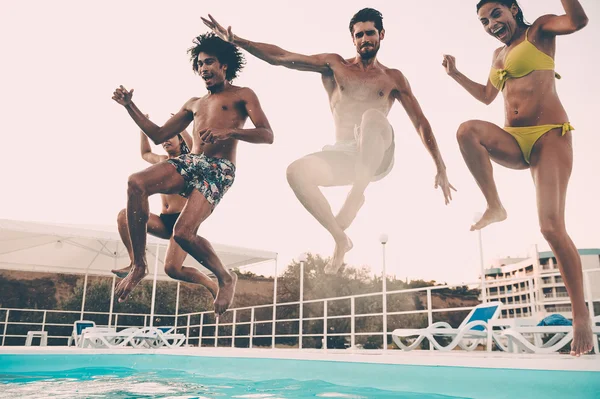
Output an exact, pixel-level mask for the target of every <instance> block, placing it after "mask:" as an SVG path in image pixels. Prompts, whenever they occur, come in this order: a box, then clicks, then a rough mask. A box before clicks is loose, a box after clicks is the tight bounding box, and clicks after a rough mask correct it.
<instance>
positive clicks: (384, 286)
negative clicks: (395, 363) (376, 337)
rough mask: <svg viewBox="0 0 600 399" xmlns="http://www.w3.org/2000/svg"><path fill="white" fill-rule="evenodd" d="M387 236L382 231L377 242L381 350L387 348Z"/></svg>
mask: <svg viewBox="0 0 600 399" xmlns="http://www.w3.org/2000/svg"><path fill="white" fill-rule="evenodd" d="M388 240H389V237H388V235H387V234H386V233H382V234H381V235H380V236H379V242H380V243H381V250H382V255H383V257H382V265H383V268H382V271H381V277H382V278H381V285H382V295H383V297H382V307H383V350H384V351H385V350H387V333H388V331H387V272H386V269H385V266H386V265H385V244H387V242H388Z"/></svg>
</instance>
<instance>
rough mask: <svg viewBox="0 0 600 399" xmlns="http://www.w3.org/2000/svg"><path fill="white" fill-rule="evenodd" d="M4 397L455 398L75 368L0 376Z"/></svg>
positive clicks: (174, 373) (327, 385)
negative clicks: (54, 371)
mask: <svg viewBox="0 0 600 399" xmlns="http://www.w3.org/2000/svg"><path fill="white" fill-rule="evenodd" d="M0 381H2V383H3V384H5V385H4V386H1V385H0V387H1V392H0V397H2V398H65V399H66V398H92V397H93V398H101V397H107V398H198V399H208V398H264V399H278V398H279V399H283V398H285V399H297V398H298V399H299V398H346V399H352V398H356V399H359V398H410V399H424V398H439V399H443V398H455V397H454V396H441V395H429V394H415V393H399V392H391V391H383V390H378V389H374V388H365V387H360V388H357V387H346V386H340V385H335V384H331V383H327V382H324V381H320V380H312V381H311V380H309V381H297V380H293V379H277V380H264V381H250V380H243V379H231V378H214V377H208V376H205V375H203V374H197V373H194V372H183V371H173V370H167V371H161V370H153V371H144V372H136V371H135V370H132V369H110V368H106V369H94V368H89V369H75V370H69V371H67V372H61V373H51V374H49V373H48V374H45V375H44V374H29V375H13V376H10V377H7V376H6V375H4V376H2V375H0Z"/></svg>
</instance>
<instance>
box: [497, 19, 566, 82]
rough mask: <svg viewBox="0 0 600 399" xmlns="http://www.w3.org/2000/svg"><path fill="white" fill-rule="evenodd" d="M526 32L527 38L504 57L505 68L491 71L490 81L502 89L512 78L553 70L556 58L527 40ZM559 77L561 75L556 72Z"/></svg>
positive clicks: (558, 77)
mask: <svg viewBox="0 0 600 399" xmlns="http://www.w3.org/2000/svg"><path fill="white" fill-rule="evenodd" d="M528 32H529V28H527V31H526V32H525V40H523V41H522V42H521V43H519V44H517V45H516V46H515V47H514V48H513V49H512V50H510V51H509V52H508V54H507V55H506V57H505V58H504V69H496V68H492V70H491V71H490V81H491V82H492V84H493V85H494V86H495V87H496V88H497V89H498V90H500V91H502V89H504V84H505V83H506V81H507V80H508V79H510V78H521V77H523V76H525V75H529V74H530V73H531V72H533V71H553V70H554V60H553V59H552V57H550V56H549V55H548V54H546V53H544V52H542V51H540V50H538V49H537V47H535V46H534V45H533V43H531V42H530V41H529V40H527V33H528ZM554 75H555V76H556V78H557V79H560V75H559V74H557V73H556V72H555V73H554Z"/></svg>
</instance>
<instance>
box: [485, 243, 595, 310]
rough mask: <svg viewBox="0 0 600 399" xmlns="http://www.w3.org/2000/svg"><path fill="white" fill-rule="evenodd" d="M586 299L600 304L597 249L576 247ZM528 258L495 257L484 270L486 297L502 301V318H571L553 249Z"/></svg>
mask: <svg viewBox="0 0 600 399" xmlns="http://www.w3.org/2000/svg"><path fill="white" fill-rule="evenodd" d="M578 252H579V255H580V256H581V262H582V265H583V272H584V285H585V287H584V288H585V293H586V300H588V303H593V302H596V307H597V308H598V307H600V249H579V250H578ZM535 254H536V255H537V256H532V257H529V258H502V259H496V260H495V261H494V262H493V265H492V267H491V268H489V269H487V270H486V271H485V289H486V294H487V301H500V302H502V303H503V304H504V307H503V310H502V316H501V317H503V318H512V317H536V318H542V317H545V316H546V315H548V314H552V313H558V314H561V315H563V316H565V317H567V318H572V317H573V314H572V312H571V303H570V301H569V295H568V294H567V289H566V287H565V284H564V281H563V279H562V277H561V275H560V269H559V264H558V263H557V260H556V257H555V256H554V254H553V253H552V252H537V250H536V251H535Z"/></svg>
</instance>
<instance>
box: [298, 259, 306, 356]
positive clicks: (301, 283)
mask: <svg viewBox="0 0 600 399" xmlns="http://www.w3.org/2000/svg"><path fill="white" fill-rule="evenodd" d="M307 259H308V255H307V254H306V252H303V253H301V254H300V255H298V261H299V262H300V298H299V302H300V305H299V306H300V309H299V315H298V316H299V317H298V319H299V320H298V348H299V349H302V330H303V322H302V319H303V318H304V304H303V303H304V264H305V263H306V261H307Z"/></svg>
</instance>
